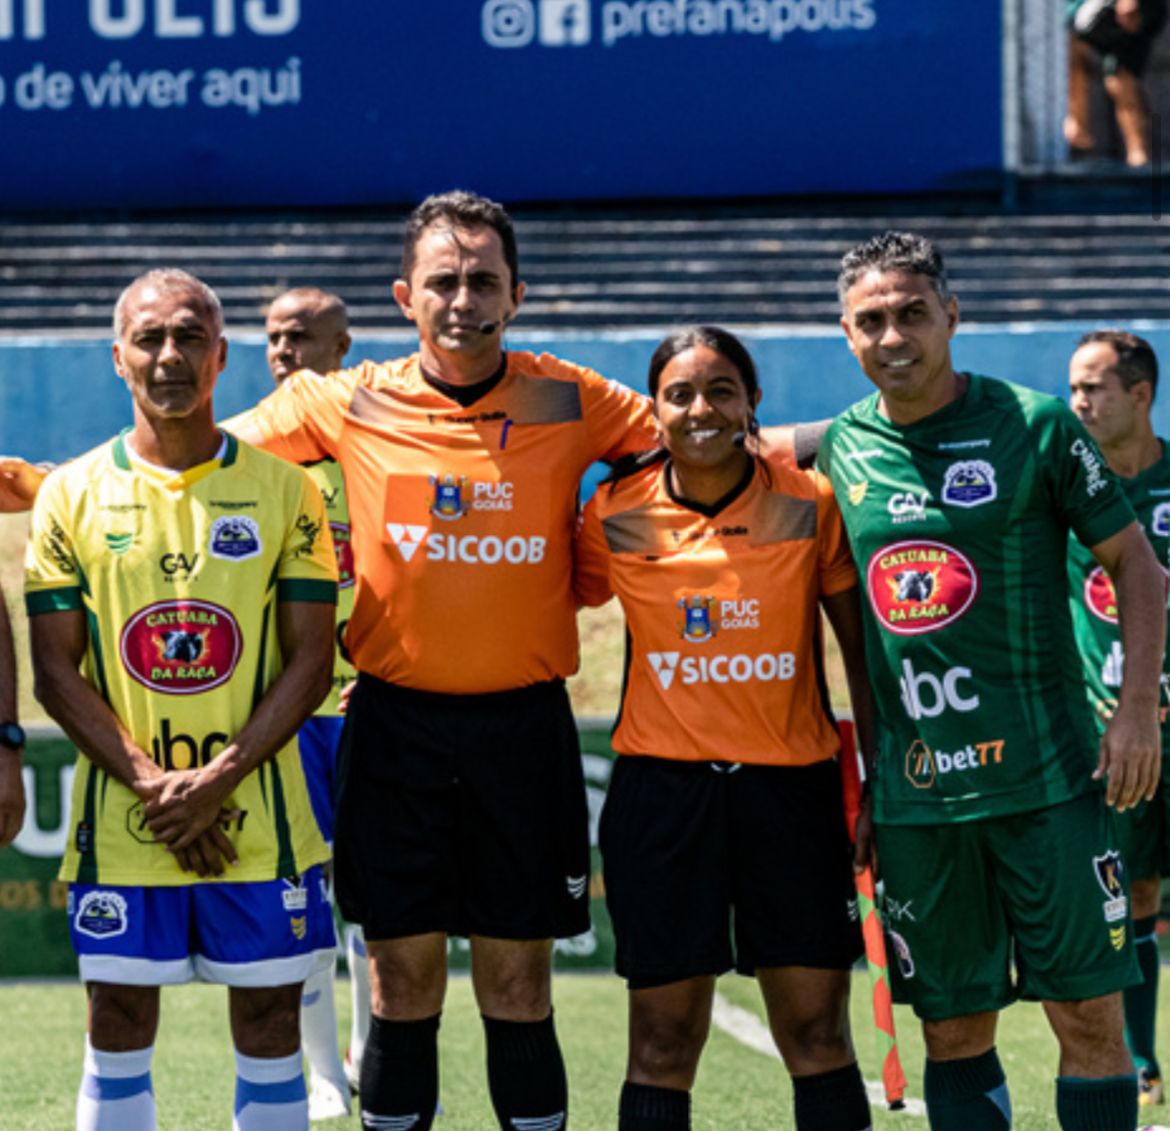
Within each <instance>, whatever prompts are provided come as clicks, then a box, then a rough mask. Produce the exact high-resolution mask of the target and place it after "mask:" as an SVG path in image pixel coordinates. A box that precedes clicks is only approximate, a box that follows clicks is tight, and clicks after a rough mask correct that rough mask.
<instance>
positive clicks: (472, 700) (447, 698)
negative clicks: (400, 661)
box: [334, 673, 589, 940]
mask: <svg viewBox="0 0 1170 1131" xmlns="http://www.w3.org/2000/svg"><path fill="white" fill-rule="evenodd" d="M337 791H338V793H337V810H336V826H335V830H334V862H335V863H334V867H335V876H336V880H335V883H336V891H337V902H338V906H339V907H340V908H341V913H342V915H344V916H345V918H346V919H348V920H349V921H350V922H353V923H360V924H361V925H362V927H363V928H364V929H365V933H366V938H367V939H374V940H376V939H389V938H401V937H404V936H407V935H417V934H425V933H429V932H432V931H441V932H444V933H447V934H452V935H471V934H475V935H484V936H487V937H491V938H503V939H543V938H568V937H570V936H572V935H577V934H581V933H582V932H583V931H586V930H588V929H589V896H588V881H589V821H588V810H587V806H586V795H585V781H584V776H583V774H582V769H581V755H580V748H579V744H578V740H577V729H576V726H575V724H574V722H573V715H572V711H571V710H570V708H569V700H568V696H567V694H566V692H565V687H564V684H563V682H561V681H560V680H556V681H552V682H549V683H542V684H535V685H533V686H531V687H523V688H518V689H516V690H514V691H501V692H493V693H490V694H485V695H442V694H439V693H436V692H428V691H415V690H412V689H410V688H404V687H398V686H395V685H393V684H388V683H384V682H382V681H381V680H379V679H376V678H374V677H373V676H370V675H366V674H364V673H363V674H362V675H359V677H358V682H357V687H356V688H355V689H354V693H353V697H352V699H351V700H350V704H349V710H348V713H347V716H346V723H345V730H344V731H343V733H342V737H341V745H340V748H339V750H338V765H337Z"/></svg>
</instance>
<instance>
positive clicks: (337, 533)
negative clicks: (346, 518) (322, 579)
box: [329, 522, 353, 589]
mask: <svg viewBox="0 0 1170 1131" xmlns="http://www.w3.org/2000/svg"><path fill="white" fill-rule="evenodd" d="M329 530H330V532H331V533H332V534H333V553H334V554H335V555H336V556H337V588H338V589H348V588H349V587H350V586H351V585H353V545H352V544H351V543H350V540H349V538H350V535H349V526H348V525H347V524H346V523H344V522H331V523H330V524H329Z"/></svg>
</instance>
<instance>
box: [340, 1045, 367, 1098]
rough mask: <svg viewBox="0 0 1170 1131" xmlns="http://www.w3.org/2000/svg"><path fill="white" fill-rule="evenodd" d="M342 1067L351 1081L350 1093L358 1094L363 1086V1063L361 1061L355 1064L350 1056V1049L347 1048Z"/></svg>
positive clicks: (347, 1078)
mask: <svg viewBox="0 0 1170 1131" xmlns="http://www.w3.org/2000/svg"><path fill="white" fill-rule="evenodd" d="M341 1068H342V1070H343V1071H344V1072H345V1078H346V1080H347V1081H348V1082H349V1091H350V1095H354V1096H356V1095H357V1094H358V1092H360V1091H361V1086H362V1065H361V1061H358V1062H357V1064H354V1062H353V1060H352V1059H351V1058H350V1055H349V1049H346V1050H345V1060H343V1061H342V1062H341Z"/></svg>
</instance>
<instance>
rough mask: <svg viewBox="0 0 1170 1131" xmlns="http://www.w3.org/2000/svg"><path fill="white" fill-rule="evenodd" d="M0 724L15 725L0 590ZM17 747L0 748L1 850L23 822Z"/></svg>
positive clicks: (8, 630)
mask: <svg viewBox="0 0 1170 1131" xmlns="http://www.w3.org/2000/svg"><path fill="white" fill-rule="evenodd" d="M0 722H10V723H14V722H16V651H15V649H14V648H13V646H12V626H11V625H10V624H9V622H8V606H7V604H6V603H5V601H4V591H3V590H2V589H0ZM20 762H21V751H20V748H19V747H15V748H14V747H10V746H0V847H3V846H4V845H6V844H10V843H11V842H12V841H13V840H14V839H15V838H16V834H17V833H18V832H20V826H21V825H22V824H23V823H24V804H25V799H24V781H23V779H22V778H21V774H20Z"/></svg>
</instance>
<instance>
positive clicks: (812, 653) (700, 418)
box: [575, 326, 870, 1131]
mask: <svg viewBox="0 0 1170 1131" xmlns="http://www.w3.org/2000/svg"><path fill="white" fill-rule="evenodd" d="M649 386H650V393H651V396H652V397H653V399H654V413H655V416H656V418H657V422H658V432H659V438H660V441H661V448H660V450H658V451H655V452H649V453H646V454H644V455H642V456H639V457H635V458H634V459H627V460H625V461H622V462H621V463H619V465H618V466H617V467H616V468H615V470H614V473H613V474H612V475H611V476H610V478H609V480H608V481H607V482H606V483H603V484H602V486H601V487H600V488H599V489H598V491H597V493H596V495H595V496H594V498H593V500H592V501H591V502H590V504H589V506H588V507H587V508H586V511H585V514H584V517H583V519H582V524H581V530H580V534H579V538H578V544H577V557H576V579H575V585H576V589H577V595H578V599H579V601H580V602H581V603H582V604H588V605H598V604H602V603H603V602H604V601H606V600H608V599H609V597H611V596H612V595H614V594H616V595H617V597H618V599H619V600H620V601H621V603H622V608H623V610H624V612H625V616H626V622H627V626H628V637H627V640H628V644H627V657H626V679H625V687H624V692H623V697H622V705H621V712H620V716H619V721H618V724H617V727H616V728H615V730H614V735H613V746H614V749H615V750H616V751H617V752H618V754H619V757H618V759H617V763H616V765H615V767H614V773H613V779H612V782H611V785H610V790H609V795H608V800H607V801H606V806H605V810H604V812H603V814H602V819H601V850H602V855H603V859H604V874H605V884H606V899H607V903H608V906H609V910H610V914H611V916H612V918H613V923H614V930H615V934H616V940H617V970H618V973H619V974H621V975H622V976H623V977H624V978H626V980H627V982H628V984H629V991H630V993H629V1003H630V1005H629V1008H630V1025H629V1041H630V1048H629V1061H628V1066H627V1074H626V1081H625V1084H624V1086H623V1089H622V1095H621V1115H620V1121H619V1125H618V1126H619V1129H620V1131H649V1129H651V1128H653V1129H654V1131H667V1129H669V1128H688V1127H690V1090H691V1087H692V1084H693V1082H694V1078H695V1072H696V1069H697V1067H698V1062H699V1055H700V1053H701V1051H702V1048H703V1044H704V1042H705V1041H706V1037H707V1032H708V1030H709V1028H710V1021H711V1008H712V1001H713V998H714V991H715V979H716V977H717V976H718V975H720V974H722V973H724V972H725V971H727V970H729V969H731V968H733V967H734V968H735V969H736V970H738V971H739V972H741V973H744V974H748V975H754V976H755V977H756V979H757V980H758V982H759V984H760V989H761V991H762V993H763V996H764V1002H765V1005H766V1007H767V1013H768V1020H769V1024H770V1026H771V1030H772V1035H773V1038H774V1039H775V1041H776V1045H777V1048H778V1049H779V1050H780V1054H781V1056H782V1057H783V1059H784V1063H785V1065H786V1066H787V1068H788V1071H789V1073H790V1074H791V1076H792V1081H793V1090H794V1106H795V1115H796V1127H797V1129H798V1131H814V1129H815V1131H862V1129H864V1128H868V1127H869V1126H870V1115H869V1105H868V1103H867V1101H866V1095H865V1088H864V1084H863V1081H862V1079H861V1074H860V1072H859V1071H858V1068H857V1062H856V1059H855V1057H854V1053H853V1048H852V1044H851V1040H850V1035H849V1027H848V995H849V971H850V968H851V967H852V965H853V963H854V962H855V961H856V959H857V958H858V957H859V955H860V954H861V935H860V931H859V927H858V920H857V905H856V899H855V892H854V887H853V881H852V875H851V849H850V844H849V836H848V833H847V830H846V827H845V818H844V813H843V809H842V802H841V778H840V771H839V767H838V763H837V755H838V750H839V746H838V740H837V732H836V728H835V726H834V724H833V719H832V716H831V714H830V713H829V709H828V699H827V693H826V688H825V680H824V667H823V662H822V648H821V627H820V624H821V622H820V610H821V609H822V608H823V609H824V610H825V612H826V613H827V615H828V618H829V621H830V622H831V624H832V626H833V629H834V632H835V634H836V636H837V639H838V641H839V643H840V645H841V649H842V652H843V654H844V658H845V663H846V670H847V676H848V682H849V687H850V692H851V696H852V698H853V702H854V708H855V713H856V715H857V719H858V724H859V728H858V729H859V735H860V737H861V739H862V741H863V742H865V741H867V739H868V721H869V719H868V699H867V695H868V690H867V683H866V677H865V669H864V662H863V655H862V631H861V616H860V608H859V603H858V596H857V575H856V572H855V570H854V568H853V563H852V561H851V559H850V557H849V547H848V544H847V542H846V539H845V535H844V532H843V529H842V525H841V520H840V515H839V513H838V511H837V507H836V504H835V502H834V501H833V495H832V490H831V488H830V487H829V484H828V481H827V480H825V479H824V478H823V477H822V476H821V475H819V474H818V473H817V472H814V471H803V470H800V469H799V468H798V467H797V466H796V464H795V461H794V458H793V453H792V452H791V451H790V450H786V451H778V450H773V449H770V448H769V449H768V450H762V449H761V445H760V444H759V442H758V439H757V433H758V428H757V425H756V418H755V407H756V405H757V403H758V401H759V399H760V389H759V384H758V381H757V377H756V371H755V366H754V364H753V362H752V359H751V357H750V355H749V354H748V352H747V350H746V349H745V348H744V346H743V344H742V343H741V342H740V341H739V340H738V339H737V338H736V337H735V336H734V335H732V334H730V333H728V332H727V331H724V330H720V329H717V328H714V327H705V326H699V327H691V328H688V329H685V330H681V331H679V332H677V333H675V334H672V335H671V336H670V337H668V338H666V339H665V341H663V342H662V343H661V344H660V345H659V347H658V349H657V350H656V351H655V353H654V356H653V358H652V359H651V362H650V374H649ZM863 823H864V824H866V825H867V821H864V820H863ZM859 831H860V833H861V836H860V837H859V849H858V852H859V855H860V856H863V855H864V854H865V853H866V852H867V845H868V834H867V829H866V828H862V829H860V830H859ZM712 1114H713V1117H714V1119H715V1122H716V1123H718V1122H719V1116H718V1114H717V1113H712Z"/></svg>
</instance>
